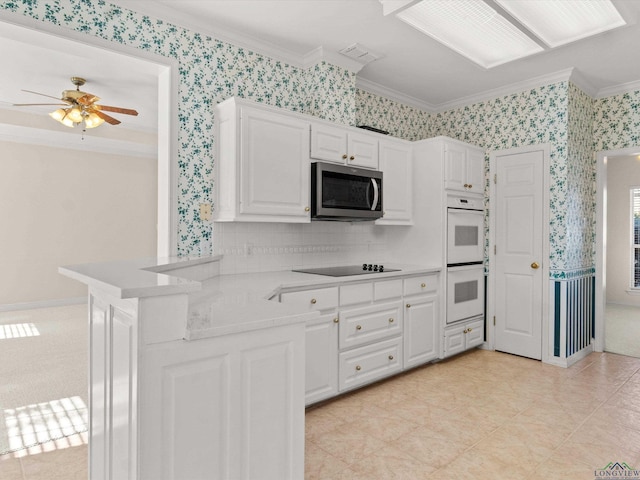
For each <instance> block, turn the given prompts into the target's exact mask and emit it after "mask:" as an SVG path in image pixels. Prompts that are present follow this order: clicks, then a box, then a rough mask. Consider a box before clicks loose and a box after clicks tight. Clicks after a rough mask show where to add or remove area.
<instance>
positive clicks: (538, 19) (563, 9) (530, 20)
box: [495, 0, 626, 47]
mask: <svg viewBox="0 0 640 480" xmlns="http://www.w3.org/2000/svg"><path fill="white" fill-rule="evenodd" d="M495 2H496V3H497V4H498V5H500V6H501V7H502V8H504V9H505V10H506V11H507V12H509V13H510V14H511V15H512V16H513V17H514V18H515V19H517V20H518V21H519V22H520V23H522V24H523V25H524V26H525V27H527V28H528V29H529V30H531V32H533V33H534V34H535V35H536V36H538V37H539V38H540V39H542V40H543V41H544V42H545V43H546V44H547V45H549V46H550V47H557V46H560V45H564V44H566V43H570V42H574V41H576V40H580V39H582V38H585V37H590V36H592V35H597V34H599V33H602V32H605V31H607V30H612V29H614V28H617V27H621V26H623V25H625V24H626V22H625V21H624V19H623V18H622V16H621V15H620V13H618V11H617V10H616V8H615V6H614V5H613V4H612V3H611V2H610V0H588V1H587V0H562V1H559V0H536V1H531V0H495Z"/></svg>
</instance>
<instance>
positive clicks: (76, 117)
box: [67, 106, 83, 123]
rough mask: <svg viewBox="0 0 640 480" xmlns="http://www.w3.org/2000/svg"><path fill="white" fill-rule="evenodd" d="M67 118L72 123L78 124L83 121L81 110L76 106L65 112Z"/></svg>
mask: <svg viewBox="0 0 640 480" xmlns="http://www.w3.org/2000/svg"><path fill="white" fill-rule="evenodd" d="M67 118H68V119H69V120H71V121H72V122H73V123H80V122H82V120H83V116H82V109H81V108H80V107H78V106H76V107H72V108H70V109H68V110H67Z"/></svg>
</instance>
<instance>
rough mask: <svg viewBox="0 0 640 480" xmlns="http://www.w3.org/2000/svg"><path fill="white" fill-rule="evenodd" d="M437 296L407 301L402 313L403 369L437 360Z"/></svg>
mask: <svg viewBox="0 0 640 480" xmlns="http://www.w3.org/2000/svg"><path fill="white" fill-rule="evenodd" d="M438 312H439V307H438V296H437V295H428V296H426V295H425V296H420V297H415V298H412V299H410V300H407V303H406V305H405V311H404V368H410V367H414V366H416V365H420V364H422V363H426V362H428V361H430V360H433V359H435V358H438V340H439V336H438V325H439V323H438V322H439V318H438Z"/></svg>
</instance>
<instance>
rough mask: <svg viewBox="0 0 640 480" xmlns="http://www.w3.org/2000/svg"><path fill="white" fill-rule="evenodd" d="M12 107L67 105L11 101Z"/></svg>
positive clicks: (65, 105)
mask: <svg viewBox="0 0 640 480" xmlns="http://www.w3.org/2000/svg"><path fill="white" fill-rule="evenodd" d="M12 105H13V106H14V107H35V106H40V105H49V106H52V107H68V105H67V104H66V103H13V104H12Z"/></svg>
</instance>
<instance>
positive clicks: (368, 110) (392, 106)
mask: <svg viewBox="0 0 640 480" xmlns="http://www.w3.org/2000/svg"><path fill="white" fill-rule="evenodd" d="M355 98H356V119H355V124H356V125H368V126H370V127H375V128H379V129H380V130H384V131H386V132H389V135H391V136H392V137H398V138H403V139H405V140H412V141H415V140H422V139H424V138H430V137H434V136H435V135H433V134H432V133H431V132H430V131H429V126H430V124H431V123H430V114H429V113H428V112H425V111H424V110H420V109H418V108H415V107H411V106H409V105H405V104H403V103H399V102H396V101H394V100H390V99H388V98H385V97H381V96H379V95H375V94H373V93H369V92H367V91H365V90H361V89H356V97H355Z"/></svg>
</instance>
